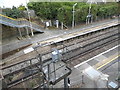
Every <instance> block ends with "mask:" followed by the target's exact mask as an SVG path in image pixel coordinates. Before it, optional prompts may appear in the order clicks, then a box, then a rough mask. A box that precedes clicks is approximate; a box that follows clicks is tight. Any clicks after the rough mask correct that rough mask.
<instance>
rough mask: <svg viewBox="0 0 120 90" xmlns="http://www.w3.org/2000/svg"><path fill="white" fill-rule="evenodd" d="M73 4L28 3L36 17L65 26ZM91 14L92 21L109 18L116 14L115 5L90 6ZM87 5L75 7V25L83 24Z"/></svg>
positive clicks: (69, 17)
mask: <svg viewBox="0 0 120 90" xmlns="http://www.w3.org/2000/svg"><path fill="white" fill-rule="evenodd" d="M74 3H75V2H52V3H50V2H37V3H36V2H30V3H28V7H29V9H33V10H35V13H36V15H37V16H39V17H40V18H43V19H48V20H56V19H58V20H59V21H60V22H63V23H64V24H66V25H71V22H72V7H73V4H74ZM91 7H92V8H91V14H92V15H93V20H97V19H105V18H110V17H112V16H113V15H117V13H118V5H117V3H107V4H103V3H102V4H92V5H91ZM88 10H89V4H87V3H78V4H77V6H76V7H75V21H76V23H80V22H85V21H86V16H87V15H88Z"/></svg>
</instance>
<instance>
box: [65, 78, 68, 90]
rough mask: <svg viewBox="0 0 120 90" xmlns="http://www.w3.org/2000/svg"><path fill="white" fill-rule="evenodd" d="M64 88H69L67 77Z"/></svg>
mask: <svg viewBox="0 0 120 90" xmlns="http://www.w3.org/2000/svg"><path fill="white" fill-rule="evenodd" d="M64 88H65V90H66V88H68V82H67V77H65V78H64Z"/></svg>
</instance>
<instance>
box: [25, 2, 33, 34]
mask: <svg viewBox="0 0 120 90" xmlns="http://www.w3.org/2000/svg"><path fill="white" fill-rule="evenodd" d="M26 9H27V12H28V11H29V10H28V7H27V0H26ZM28 18H29V22H30V29H31V34H32V36H34V34H33V29H32V24H31V21H30V14H29V12H28Z"/></svg>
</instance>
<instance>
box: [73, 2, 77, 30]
mask: <svg viewBox="0 0 120 90" xmlns="http://www.w3.org/2000/svg"><path fill="white" fill-rule="evenodd" d="M76 5H77V3H75V4H74V5H73V21H72V29H73V28H74V23H75V20H74V14H75V10H74V9H75V6H76Z"/></svg>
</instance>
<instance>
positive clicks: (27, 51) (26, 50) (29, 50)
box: [24, 47, 34, 54]
mask: <svg viewBox="0 0 120 90" xmlns="http://www.w3.org/2000/svg"><path fill="white" fill-rule="evenodd" d="M32 51H34V49H33V48H32V47H30V48H27V49H25V50H24V53H25V54H27V53H29V52H32Z"/></svg>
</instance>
